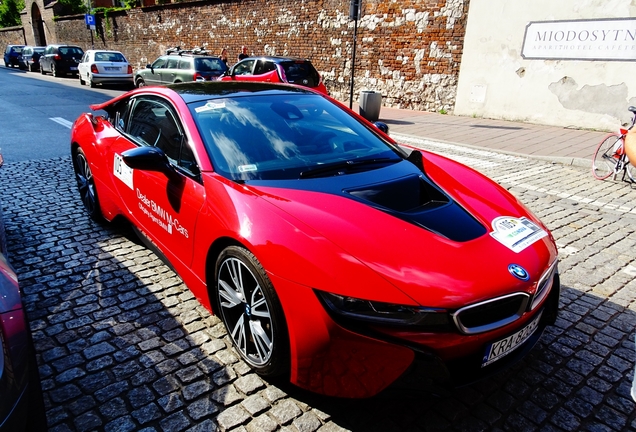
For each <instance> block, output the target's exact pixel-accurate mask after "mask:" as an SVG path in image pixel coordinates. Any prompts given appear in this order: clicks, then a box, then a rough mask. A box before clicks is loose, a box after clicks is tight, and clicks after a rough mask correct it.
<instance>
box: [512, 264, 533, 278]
mask: <svg viewBox="0 0 636 432" xmlns="http://www.w3.org/2000/svg"><path fill="white" fill-rule="evenodd" d="M508 271H509V272H510V274H511V275H513V276H514V277H516V278H517V279H521V280H522V281H527V280H528V279H530V275H529V274H528V272H527V271H526V269H524V268H523V267H521V266H520V265H518V264H510V265H509V266H508Z"/></svg>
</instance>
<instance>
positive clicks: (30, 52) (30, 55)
mask: <svg viewBox="0 0 636 432" xmlns="http://www.w3.org/2000/svg"><path fill="white" fill-rule="evenodd" d="M45 49H46V47H41V46H25V47H24V48H23V49H22V57H21V58H20V61H19V64H18V66H20V69H27V70H29V71H31V72H35V71H39V70H40V56H41V55H42V54H44V50H45Z"/></svg>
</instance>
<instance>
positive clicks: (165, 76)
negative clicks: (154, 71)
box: [161, 57, 181, 84]
mask: <svg viewBox="0 0 636 432" xmlns="http://www.w3.org/2000/svg"><path fill="white" fill-rule="evenodd" d="M178 72H179V57H168V63H167V64H166V67H165V69H162V71H161V83H162V84H172V83H173V82H180V81H181V80H179V79H177V73H178Z"/></svg>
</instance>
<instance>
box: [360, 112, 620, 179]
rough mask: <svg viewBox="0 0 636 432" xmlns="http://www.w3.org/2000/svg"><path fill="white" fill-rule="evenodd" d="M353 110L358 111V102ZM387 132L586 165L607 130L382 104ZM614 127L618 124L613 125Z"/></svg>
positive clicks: (381, 114) (382, 114)
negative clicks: (474, 116)
mask: <svg viewBox="0 0 636 432" xmlns="http://www.w3.org/2000/svg"><path fill="white" fill-rule="evenodd" d="M353 109H354V110H355V111H356V112H358V105H357V104H354V105H353ZM380 121H383V122H385V123H387V124H388V125H389V131H390V133H398V134H403V135H412V136H416V137H419V138H424V139H431V140H435V141H443V142H448V143H453V144H459V145H463V146H471V147H481V148H488V149H491V150H497V151H502V152H506V153H512V154H523V155H526V156H531V157H534V158H537V159H543V160H549V161H552V162H558V163H563V164H566V165H577V166H586V167H587V166H589V165H590V164H591V159H592V155H593V154H594V151H595V150H596V146H597V145H598V143H599V142H600V141H601V139H602V138H603V137H604V136H605V135H606V134H607V132H598V131H589V130H579V129H570V128H563V127H555V126H542V125H535V124H530V123H521V122H511V121H505V120H489V119H481V118H472V117H462V116H455V115H443V114H437V113H429V112H422V111H413V110H404V109H396V108H387V107H382V109H381V110H380ZM616 127H617V129H618V127H619V125H616Z"/></svg>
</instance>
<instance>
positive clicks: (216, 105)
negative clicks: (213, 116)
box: [194, 101, 225, 113]
mask: <svg viewBox="0 0 636 432" xmlns="http://www.w3.org/2000/svg"><path fill="white" fill-rule="evenodd" d="M221 108H225V102H213V101H208V103H206V104H205V105H203V106H200V107H197V108H195V109H194V110H195V111H196V112H197V113H202V112H205V111H212V110H216V109H221Z"/></svg>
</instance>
